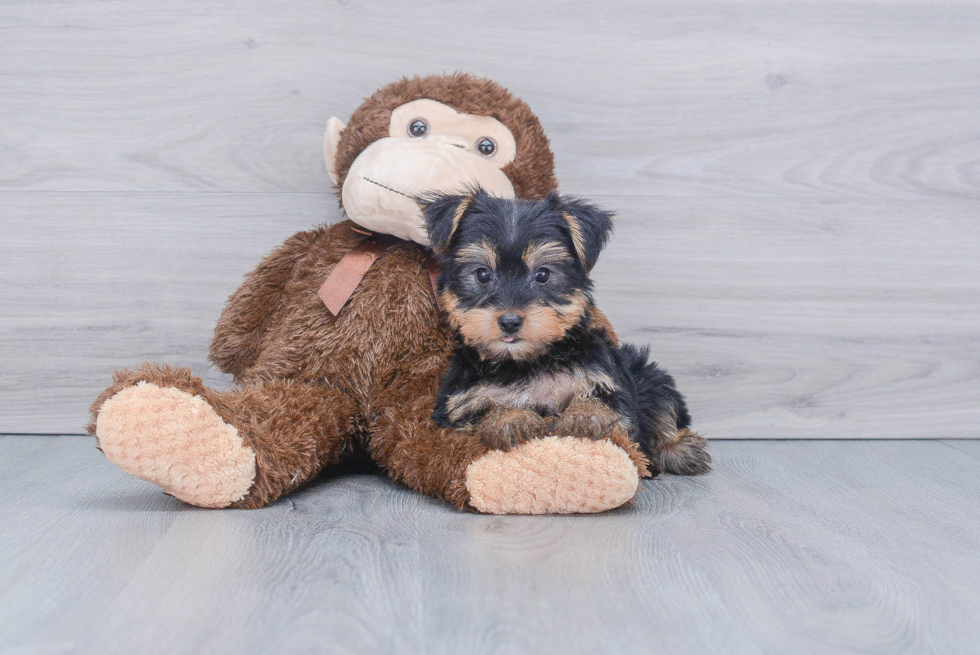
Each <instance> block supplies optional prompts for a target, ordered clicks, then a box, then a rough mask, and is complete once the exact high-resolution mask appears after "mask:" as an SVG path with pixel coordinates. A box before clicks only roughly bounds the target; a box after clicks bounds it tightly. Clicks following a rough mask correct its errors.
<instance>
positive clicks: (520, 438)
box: [480, 407, 548, 450]
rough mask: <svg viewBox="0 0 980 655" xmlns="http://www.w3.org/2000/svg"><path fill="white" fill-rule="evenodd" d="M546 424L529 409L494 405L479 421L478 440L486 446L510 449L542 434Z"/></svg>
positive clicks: (538, 415)
mask: <svg viewBox="0 0 980 655" xmlns="http://www.w3.org/2000/svg"><path fill="white" fill-rule="evenodd" d="M547 427H548V424H547V423H545V422H544V419H543V418H541V415H540V414H538V413H537V412H532V411H531V410H529V409H519V408H515V407H495V408H494V409H491V410H490V411H489V412H487V414H486V415H485V416H484V417H483V420H482V421H481V422H480V441H481V442H483V444H484V445H486V446H487V447H488V448H494V449H496V450H510V449H511V448H513V447H514V446H516V445H518V444H521V443H524V442H525V441H530V440H531V439H534V438H536V437H540V436H542V435H543V434H544V431H545V430H546V429H547Z"/></svg>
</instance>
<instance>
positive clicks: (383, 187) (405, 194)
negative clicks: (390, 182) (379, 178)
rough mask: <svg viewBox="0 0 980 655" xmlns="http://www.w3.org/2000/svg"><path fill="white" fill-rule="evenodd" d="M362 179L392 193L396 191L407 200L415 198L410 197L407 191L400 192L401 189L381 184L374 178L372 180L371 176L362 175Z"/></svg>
mask: <svg viewBox="0 0 980 655" xmlns="http://www.w3.org/2000/svg"><path fill="white" fill-rule="evenodd" d="M362 179H363V180H364V181H365V182H370V183H371V184H376V185H378V186H379V187H381V188H382V189H385V190H386V191H391V192H392V193H397V194H398V195H400V196H405V197H406V198H408V199H409V200H412V201H414V200H415V199H414V198H412V196H410V195H408V194H407V193H402V192H401V191H399V190H398V189H392V188H391V187H390V186H385V185H384V184H381V182H375V181H374V180H372V179H371V178H369V177H363V176H362Z"/></svg>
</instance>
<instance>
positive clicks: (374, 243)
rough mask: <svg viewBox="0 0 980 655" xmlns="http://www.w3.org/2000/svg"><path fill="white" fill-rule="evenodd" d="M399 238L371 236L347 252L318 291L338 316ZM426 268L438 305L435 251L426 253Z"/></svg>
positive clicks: (324, 302) (330, 309)
mask: <svg viewBox="0 0 980 655" xmlns="http://www.w3.org/2000/svg"><path fill="white" fill-rule="evenodd" d="M397 242H398V239H396V238H395V237H392V236H388V235H385V234H381V235H376V236H371V237H369V238H367V239H365V240H364V241H362V242H360V243H359V244H357V245H356V246H354V247H353V248H351V249H350V251H349V252H348V253H347V254H346V255H344V256H343V257H342V258H341V260H340V261H339V262H337V265H336V266H334V268H333V270H332V271H330V275H328V276H327V279H326V280H325V281H324V283H323V285H321V286H320V291H319V292H318V294H317V295H319V296H320V300H322V301H323V304H324V305H326V306H327V309H328V310H329V311H330V313H331V314H333V315H334V316H336V315H338V314H339V313H340V310H341V309H343V308H344V305H346V304H347V301H348V300H350V297H351V295H353V293H354V289H356V288H357V285H358V284H360V283H361V280H363V279H364V275H365V274H367V272H368V270H369V269H370V268H371V265H372V264H374V262H375V261H376V260H377V259H378V257H380V256H381V253H383V252H384V251H385V250H386V249H387V248H388V247H389V246H391V245H393V244H395V243H397ZM426 268H428V270H429V282H430V283H431V284H432V293H433V295H434V296H435V298H436V306H438V305H439V286H438V283H437V280H438V277H439V265H438V264H437V263H436V260H435V258H434V257H433V256H432V254H431V253H428V254H427V257H426Z"/></svg>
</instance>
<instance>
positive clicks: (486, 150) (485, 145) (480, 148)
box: [476, 137, 497, 157]
mask: <svg viewBox="0 0 980 655" xmlns="http://www.w3.org/2000/svg"><path fill="white" fill-rule="evenodd" d="M476 151H477V152H478V153H480V154H481V155H483V156H484V157H490V156H492V155H493V153H495V152H497V144H496V143H494V142H493V139H490V138H487V137H483V138H482V139H480V140H479V141H477V142H476Z"/></svg>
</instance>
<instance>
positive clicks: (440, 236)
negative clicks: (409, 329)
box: [420, 190, 711, 475]
mask: <svg viewBox="0 0 980 655" xmlns="http://www.w3.org/2000/svg"><path fill="white" fill-rule="evenodd" d="M420 202H421V204H422V207H423V209H424V211H425V217H426V224H427V228H428V232H429V238H430V240H431V242H432V246H433V249H434V250H435V252H436V254H437V256H438V258H439V263H440V268H441V272H440V275H439V283H438V284H439V296H440V300H441V302H442V305H443V307H444V309H445V310H446V311H447V312H448V313H449V318H450V321H451V323H452V325H453V327H454V328H455V329H456V331H457V333H458V341H457V347H456V351H455V354H454V357H453V361H452V364H451V366H450V368H449V370H448V372H447V373H446V376H445V378H444V379H443V382H442V388H441V389H440V391H439V396H438V400H437V402H436V408H435V411H434V412H433V415H432V419H433V420H434V421H435V422H436V424H438V425H439V426H441V427H456V428H459V427H466V426H473V427H475V426H479V432H480V435H481V437H480V438H481V439H482V440H483V443H484V444H485V445H487V446H488V447H490V448H499V449H503V450H507V449H509V448H511V447H512V446H515V445H517V444H519V443H522V442H524V441H527V440H528V439H532V438H536V437H540V436H543V435H545V434H555V435H563V436H576V437H584V438H590V439H599V438H602V437H603V436H604V435H607V434H609V433H610V432H611V431H613V430H620V431H623V432H625V434H626V436H627V437H628V438H629V439H631V440H632V441H634V442H636V443H637V444H638V445H639V447H640V449H641V450H642V452H643V453H644V454H645V455H646V456H647V458H648V459H649V461H650V469H651V472H652V474H654V475H656V474H657V473H659V472H661V471H666V472H667V473H676V474H681V475H694V474H697V473H703V472H705V471H707V470H708V468H709V464H710V461H711V458H710V457H709V455H708V452H707V449H706V444H705V442H704V440H703V439H702V438H701V437H700V436H699V435H697V434H696V433H694V432H692V431H691V430H690V428H689V426H690V422H691V417H690V415H689V414H688V411H687V407H686V405H685V403H684V398H683V396H681V394H680V393H679V392H678V391H677V389H676V388H675V386H674V380H673V378H671V376H670V375H668V374H667V373H666V372H665V371H664V370H663V369H661V368H659V367H658V366H657V365H656V364H655V363H652V362H648V361H647V358H648V350H647V349H646V348H637V347H635V346H632V345H628V344H624V345H622V346H619V345H617V344H615V343H613V341H612V339H611V337H610V335H609V333H608V332H607V331H606V330H605V329H604V328H603V327H602V323H603V322H604V321H600V320H595V314H594V312H593V307H594V306H593V302H592V295H591V290H592V281H591V280H590V279H589V271H590V270H591V269H592V267H593V266H594V265H595V263H596V260H597V259H598V257H599V252H600V250H602V247H603V246H604V245H605V242H606V240H607V238H608V236H609V232H610V231H611V229H612V215H611V214H609V213H607V212H604V211H601V210H599V209H598V208H596V207H594V206H592V205H590V204H588V203H585V202H583V201H580V200H578V199H574V198H567V197H559V196H557V195H556V194H552V195H550V196H548V198H547V199H546V200H543V201H541V202H533V201H527V200H516V201H515V200H504V199H500V198H495V197H492V196H490V195H489V194H487V193H486V192H484V191H480V190H477V191H474V192H472V193H469V194H466V195H462V196H453V195H440V196H432V197H428V198H424V199H422V200H421V201H420Z"/></svg>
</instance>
